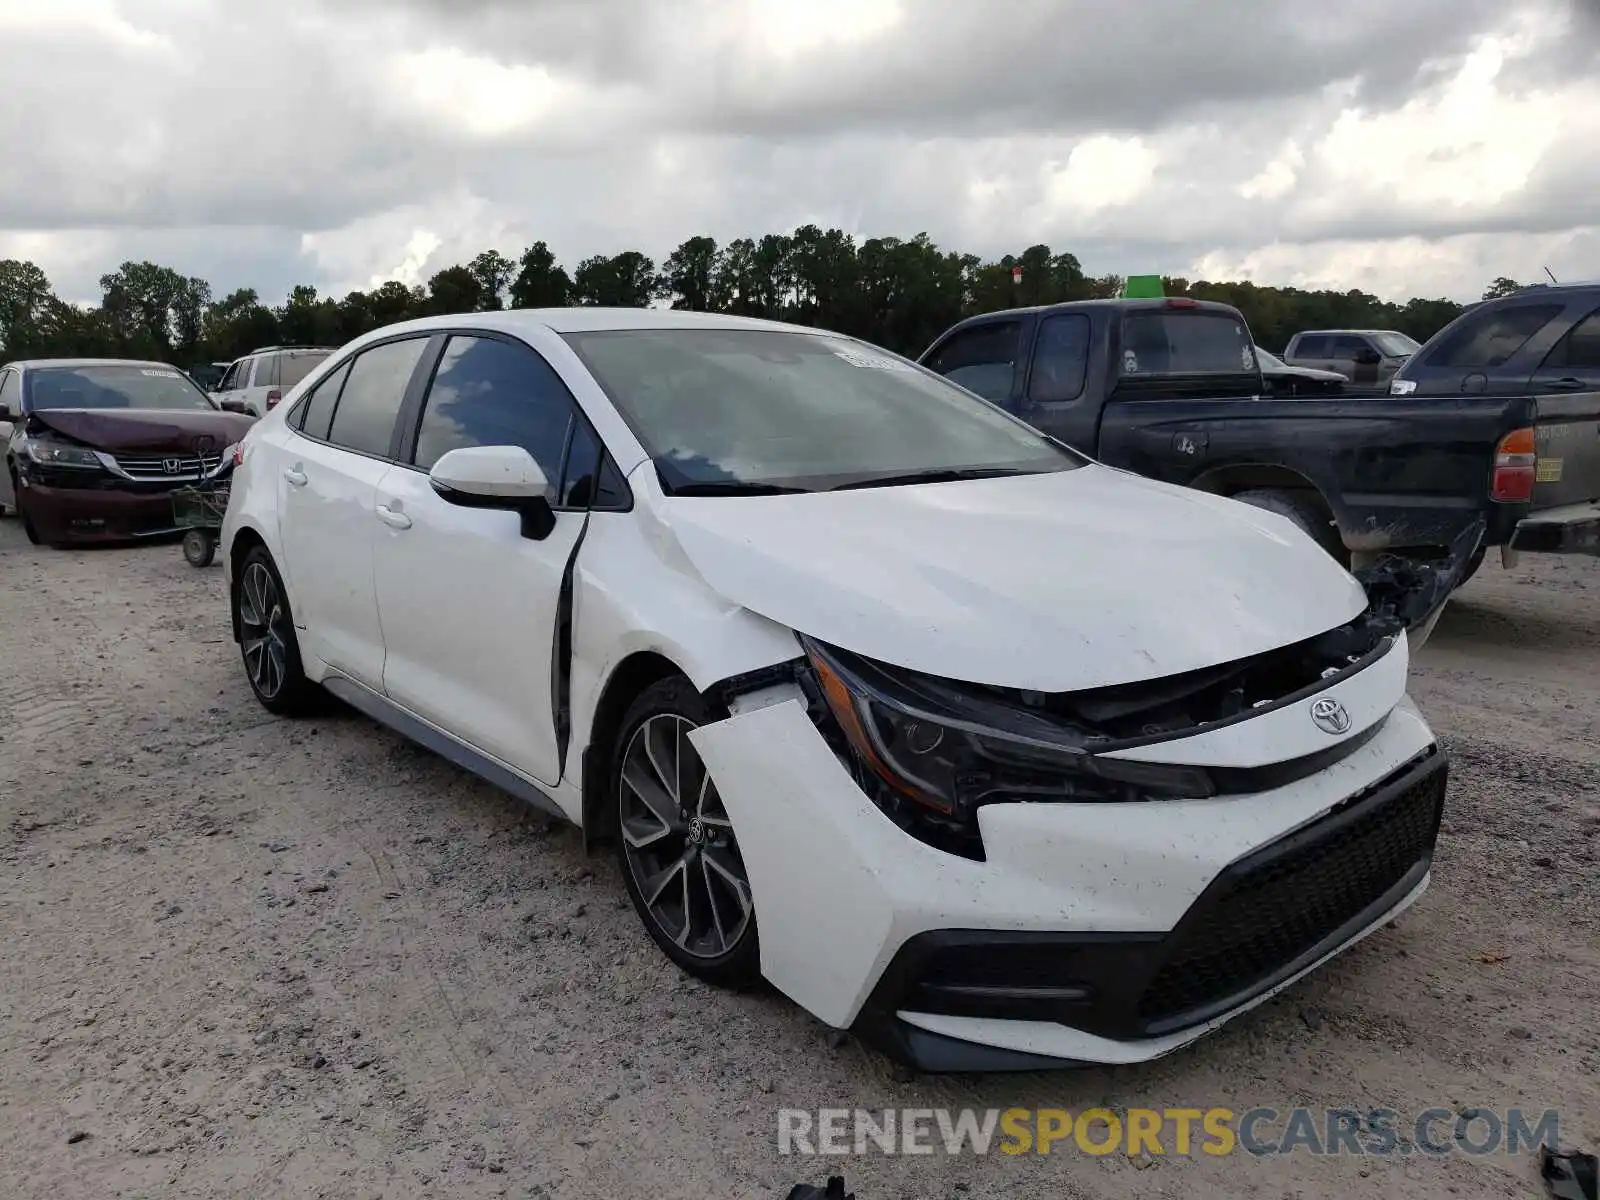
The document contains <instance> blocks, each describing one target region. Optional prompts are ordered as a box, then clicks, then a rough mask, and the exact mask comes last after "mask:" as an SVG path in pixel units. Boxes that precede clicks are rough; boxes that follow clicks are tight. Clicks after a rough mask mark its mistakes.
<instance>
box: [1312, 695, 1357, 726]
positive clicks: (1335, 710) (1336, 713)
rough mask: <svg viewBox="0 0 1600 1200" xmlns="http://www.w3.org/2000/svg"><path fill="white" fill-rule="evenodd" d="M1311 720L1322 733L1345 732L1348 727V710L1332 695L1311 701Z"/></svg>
mask: <svg viewBox="0 0 1600 1200" xmlns="http://www.w3.org/2000/svg"><path fill="white" fill-rule="evenodd" d="M1311 720H1312V723H1313V724H1315V725H1316V727H1317V728H1318V729H1320V730H1322V732H1323V733H1347V732H1349V729H1350V710H1349V709H1347V708H1345V706H1344V705H1342V704H1340V703H1339V702H1338V701H1337V700H1335V699H1334V698H1333V697H1332V696H1324V697H1323V698H1322V699H1320V700H1313V701H1312V702H1311Z"/></svg>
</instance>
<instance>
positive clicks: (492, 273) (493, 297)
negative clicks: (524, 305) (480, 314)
mask: <svg viewBox="0 0 1600 1200" xmlns="http://www.w3.org/2000/svg"><path fill="white" fill-rule="evenodd" d="M467 270H468V271H470V272H471V273H472V278H473V279H474V280H476V281H477V284H478V308H479V309H480V310H482V311H484V312H496V311H498V310H499V309H502V308H504V307H505V296H506V290H507V289H508V288H510V286H511V278H512V276H513V275H515V274H516V270H517V268H516V264H514V263H513V262H512V261H511V260H510V259H509V258H507V257H506V256H505V255H504V254H501V253H500V251H498V250H485V251H484V252H483V253H482V254H480V255H478V256H477V257H476V258H474V259H473V260H472V261H471V262H470V263H468V264H467Z"/></svg>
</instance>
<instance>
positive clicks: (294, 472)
mask: <svg viewBox="0 0 1600 1200" xmlns="http://www.w3.org/2000/svg"><path fill="white" fill-rule="evenodd" d="M283 477H284V478H285V479H287V480H288V481H289V483H290V484H291V485H292V486H294V487H305V485H306V473H305V472H304V471H302V470H301V469H300V468H299V467H290V468H288V470H286V471H284V473H283Z"/></svg>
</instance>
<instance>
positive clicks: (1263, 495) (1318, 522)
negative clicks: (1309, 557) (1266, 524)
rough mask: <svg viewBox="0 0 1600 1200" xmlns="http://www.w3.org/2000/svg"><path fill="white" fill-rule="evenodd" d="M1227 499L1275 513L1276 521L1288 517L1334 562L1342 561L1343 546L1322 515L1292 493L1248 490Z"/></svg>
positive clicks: (1331, 524) (1276, 489)
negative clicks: (1334, 559)
mask: <svg viewBox="0 0 1600 1200" xmlns="http://www.w3.org/2000/svg"><path fill="white" fill-rule="evenodd" d="M1231 499H1234V500H1237V501H1239V503H1241V504H1248V505H1250V506H1251V507H1252V508H1260V509H1265V510H1266V511H1267V512H1274V513H1277V514H1278V515H1279V516H1280V517H1288V518H1289V520H1291V521H1293V522H1294V523H1295V524H1296V525H1298V526H1300V528H1301V529H1303V530H1305V532H1306V533H1307V534H1308V535H1309V536H1310V537H1311V538H1312V540H1314V541H1315V542H1316V543H1317V545H1319V546H1321V547H1322V548H1323V549H1324V550H1326V551H1327V552H1328V553H1329V554H1331V555H1332V556H1333V557H1334V558H1336V559H1341V560H1342V559H1343V558H1344V557H1345V551H1344V544H1343V543H1342V542H1341V541H1340V540H1339V534H1338V531H1337V530H1335V529H1334V526H1333V522H1332V521H1330V520H1329V519H1328V517H1327V515H1326V513H1323V512H1319V511H1318V509H1317V507H1316V506H1315V505H1313V504H1311V503H1310V502H1309V501H1306V500H1303V499H1301V498H1300V497H1299V496H1298V495H1296V494H1295V493H1294V492H1289V491H1283V490H1281V489H1279V488H1252V489H1250V490H1249V491H1246V492H1236V493H1234V495H1233V496H1232V497H1231Z"/></svg>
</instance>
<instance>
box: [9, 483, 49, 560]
mask: <svg viewBox="0 0 1600 1200" xmlns="http://www.w3.org/2000/svg"><path fill="white" fill-rule="evenodd" d="M11 494H12V496H14V497H15V498H16V502H17V516H18V517H20V518H21V519H22V532H23V533H24V534H26V535H27V538H28V540H29V541H30V542H32V543H33V544H34V545H35V546H42V545H43V544H44V539H43V538H41V537H40V536H39V528H38V526H36V525H35V524H34V523H33V517H32V516H31V515H30V514H29V512H28V502H27V501H26V500H24V499H23V498H22V495H23V493H22V481H21V480H19V479H18V478H17V471H16V468H15V467H13V468H12V469H11Z"/></svg>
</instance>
